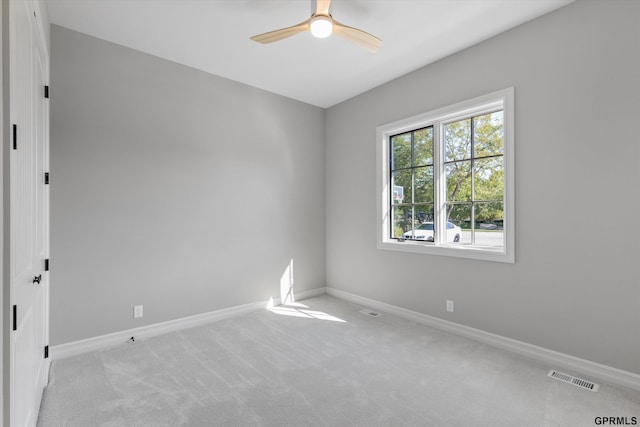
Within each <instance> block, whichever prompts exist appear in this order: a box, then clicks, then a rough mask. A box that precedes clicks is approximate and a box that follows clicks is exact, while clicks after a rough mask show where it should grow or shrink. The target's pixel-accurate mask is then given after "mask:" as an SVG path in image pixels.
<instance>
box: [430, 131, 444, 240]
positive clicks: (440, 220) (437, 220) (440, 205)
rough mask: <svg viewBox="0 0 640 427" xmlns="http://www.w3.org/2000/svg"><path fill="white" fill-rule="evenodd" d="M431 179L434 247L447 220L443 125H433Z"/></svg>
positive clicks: (442, 232) (441, 234) (442, 233)
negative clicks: (432, 181) (432, 178)
mask: <svg viewBox="0 0 640 427" xmlns="http://www.w3.org/2000/svg"><path fill="white" fill-rule="evenodd" d="M433 129H434V132H433V158H434V162H433V177H434V186H433V188H434V193H435V194H434V209H433V229H434V239H433V242H434V244H436V245H440V244H441V243H442V242H443V240H442V236H443V235H446V234H445V233H446V228H445V222H446V218H447V209H446V201H447V183H446V178H445V176H444V170H445V169H444V135H443V133H444V131H443V129H444V125H443V124H442V123H441V122H436V123H434V125H433Z"/></svg>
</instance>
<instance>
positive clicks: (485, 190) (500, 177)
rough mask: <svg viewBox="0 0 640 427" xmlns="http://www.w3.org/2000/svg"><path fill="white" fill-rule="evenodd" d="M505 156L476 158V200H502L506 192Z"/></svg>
mask: <svg viewBox="0 0 640 427" xmlns="http://www.w3.org/2000/svg"><path fill="white" fill-rule="evenodd" d="M503 162H504V158H503V157H502V156H500V157H490V158H487V159H482V160H476V161H475V163H474V166H473V168H474V172H475V178H474V179H475V183H474V187H475V195H474V200H502V198H503V194H504V191H503V190H504V168H503Z"/></svg>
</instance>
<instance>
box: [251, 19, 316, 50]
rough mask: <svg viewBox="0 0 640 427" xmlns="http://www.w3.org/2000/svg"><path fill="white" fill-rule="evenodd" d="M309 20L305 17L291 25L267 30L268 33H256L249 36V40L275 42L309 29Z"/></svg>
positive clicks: (264, 42)
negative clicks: (303, 19) (304, 19)
mask: <svg viewBox="0 0 640 427" xmlns="http://www.w3.org/2000/svg"><path fill="white" fill-rule="evenodd" d="M309 21H311V19H307V20H306V21H304V22H301V23H299V24H297V25H294V26H292V27H287V28H281V29H279V30H274V31H269V32H268V33H263V34H258V35H257V36H253V37H251V40H253V41H256V42H258V43H263V44H266V43H273V42H277V41H278V40H282V39H286V38H287V37H291V36H295V35H296V34H298V33H301V32H303V31H307V30H308V29H309Z"/></svg>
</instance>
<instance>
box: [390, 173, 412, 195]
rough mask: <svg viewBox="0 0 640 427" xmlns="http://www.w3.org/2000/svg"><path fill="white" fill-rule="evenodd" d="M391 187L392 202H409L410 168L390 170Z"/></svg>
mask: <svg viewBox="0 0 640 427" xmlns="http://www.w3.org/2000/svg"><path fill="white" fill-rule="evenodd" d="M391 188H393V196H394V200H393V201H392V203H411V169H407V170H399V171H396V172H392V173H391ZM396 195H397V196H396ZM400 195H402V196H400Z"/></svg>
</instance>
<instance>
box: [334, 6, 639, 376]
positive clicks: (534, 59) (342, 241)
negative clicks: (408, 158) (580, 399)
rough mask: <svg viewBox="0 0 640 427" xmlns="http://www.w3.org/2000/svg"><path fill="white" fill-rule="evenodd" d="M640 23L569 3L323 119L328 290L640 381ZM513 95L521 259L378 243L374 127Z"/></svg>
mask: <svg viewBox="0 0 640 427" xmlns="http://www.w3.org/2000/svg"><path fill="white" fill-rule="evenodd" d="M638 16H640V2H631V1H621V2H613V1H608V2H590V1H579V2H576V3H574V4H572V5H570V6H567V7H565V8H562V9H560V10H558V11H556V12H553V13H551V14H549V15H546V16H543V17H541V18H539V19H536V20H534V21H531V22H529V23H527V24H525V25H522V26H520V27H518V28H516V29H513V30H511V31H508V32H506V33H504V34H502V35H500V36H498V37H495V38H493V39H491V40H489V41H487V42H484V43H482V44H480V45H477V46H474V47H471V48H469V49H467V50H465V51H463V52H460V53H458V54H456V55H453V56H450V57H448V58H446V59H444V60H441V61H439V62H437V63H435V64H432V65H430V66H427V67H425V68H423V69H420V70H418V71H416V72H414V73H412V74H409V75H407V76H404V77H402V78H399V79H397V80H395V81H393V82H390V83H388V84H385V85H383V86H381V87H379V88H376V89H374V90H372V91H370V92H367V93H365V94H363V95H361V96H358V97H356V98H354V99H351V100H349V101H346V102H344V103H342V104H339V105H337V106H334V107H332V108H330V109H328V111H327V115H326V144H327V147H326V165H327V170H326V205H327V207H326V209H327V210H326V212H327V213H326V215H327V218H326V219H327V240H326V241H327V286H329V287H333V288H336V289H340V290H343V291H346V292H351V293H354V294H358V295H361V296H365V297H369V298H373V299H376V300H380V301H383V302H386V303H389V304H394V305H397V306H400V307H404V308H407V309H410V310H415V311H418V312H421V313H426V314H429V315H433V316H436V317H439V318H443V319H447V320H451V321H454V322H458V323H461V324H463V325H468V326H471V327H474V328H479V329H482V330H485V331H489V332H492V333H496V334H499V335H503V336H506V337H510V338H513V339H517V340H522V341H525V342H528V343H532V344H535V345H539V346H543V347H546V348H549V349H553V350H557V351H560V352H564V353H568V354H571V355H574V356H577V357H581V358H585V359H588V360H592V361H595V362H599V363H603V364H607V365H610V366H613V367H617V368H620V369H624V370H627V371H631V372H635V373H640V332H639V331H640V327H639V326H640V285H639V282H640V249H639V248H640V245H639V242H640V222H639V221H640V220H639V219H638V213H639V212H640V197H638V196H639V195H640V193H639V192H638V186H640V160H639V159H640V152H639V147H640V143H639V138H638V120H639V118H640V84H639V80H638V78H639V76H640V50H639V49H638V41H639V40H640V26H638V24H637V18H638ZM428 48H429V47H428V46H425V49H428ZM419 54H420V52H416V55H419ZM509 86H514V87H515V97H516V110H515V115H516V140H515V144H516V165H515V166H516V188H515V191H516V236H515V239H516V263H515V264H513V265H511V264H501V263H491V262H481V261H473V260H465V259H459V258H448V257H438V256H427V255H420V254H410V253H397V252H391V251H382V250H378V249H376V147H375V130H376V126H379V125H382V124H386V123H389V122H392V121H395V120H398V119H401V118H405V117H409V116H412V115H415V114H419V113H422V112H426V111H429V110H431V109H435V108H438V107H442V106H446V105H449V104H452V103H455V102H458V101H462V100H465V99H469V98H472V97H475V96H478V95H482V94H485V93H489V92H492V91H495V90H499V89H503V88H506V87H509ZM446 299H453V300H455V307H456V311H455V313H447V312H446V310H445V300H446Z"/></svg>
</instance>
